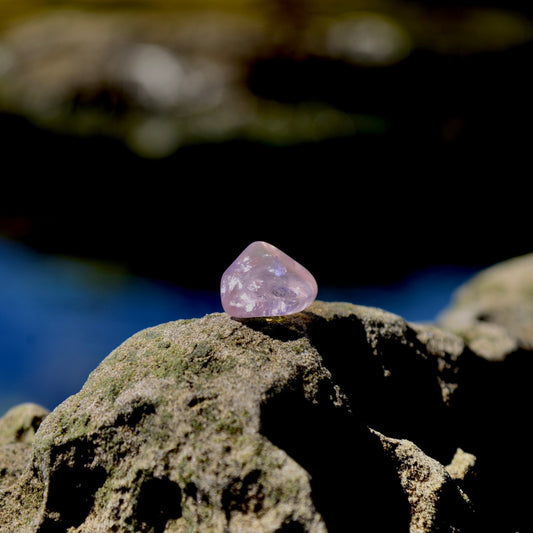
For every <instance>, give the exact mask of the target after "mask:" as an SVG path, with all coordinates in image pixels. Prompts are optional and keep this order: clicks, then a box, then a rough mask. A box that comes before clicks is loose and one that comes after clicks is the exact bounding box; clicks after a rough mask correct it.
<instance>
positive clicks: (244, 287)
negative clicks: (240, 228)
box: [220, 241, 318, 318]
mask: <svg viewBox="0 0 533 533" xmlns="http://www.w3.org/2000/svg"><path fill="white" fill-rule="evenodd" d="M317 292H318V287H317V284H316V281H315V278H314V277H313V276H312V274H311V273H310V272H309V271H308V270H307V269H306V268H304V267H303V266H302V265H300V263H297V262H296V261H295V260H294V259H292V258H291V257H289V256H288V255H287V254H285V253H284V252H282V251H281V250H278V248H276V247H275V246H272V245H271V244H268V243H266V242H263V241H256V242H253V243H252V244H250V245H249V246H248V247H247V248H246V249H245V250H244V251H243V252H242V253H241V255H239V257H237V259H235V261H234V262H233V263H232V264H231V265H230V266H229V267H228V269H227V270H226V271H225V272H224V274H223V275H222V280H221V282H220V297H221V299H222V307H223V308H224V311H226V313H228V314H229V315H231V316H234V317H237V318H246V317H259V316H280V315H291V314H293V313H298V312H300V311H303V310H304V309H305V308H307V307H309V306H310V305H311V304H312V303H313V301H314V300H315V298H316V295H317Z"/></svg>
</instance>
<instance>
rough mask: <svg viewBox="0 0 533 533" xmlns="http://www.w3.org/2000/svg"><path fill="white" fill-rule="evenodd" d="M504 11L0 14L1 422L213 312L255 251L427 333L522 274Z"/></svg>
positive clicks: (517, 5) (520, 111)
mask: <svg viewBox="0 0 533 533" xmlns="http://www.w3.org/2000/svg"><path fill="white" fill-rule="evenodd" d="M532 59H533V6H532V5H531V4H530V3H527V2H525V1H521V0H511V1H509V0H507V1H505V2H504V1H503V0H492V1H487V2H483V1H481V0H479V1H475V0H472V1H461V0H450V1H446V0H442V1H437V0H418V1H417V0H406V1H403V2H400V1H394V0H368V1H363V0H338V1H335V0H329V1H327V2H326V1H325V0H204V1H198V0H197V1H195V2H192V1H187V0H78V1H68V0H17V1H16V2H15V1H12V0H0V143H1V144H0V146H1V154H2V169H1V173H0V184H1V185H0V413H2V412H4V411H5V410H6V409H7V408H8V407H10V406H12V405H14V404H16V403H18V402H22V401H34V402H37V403H40V404H42V405H44V406H46V407H48V408H50V409H51V408H54V407H55V406H56V405H57V404H58V403H59V402H61V401H62V400H63V399H65V398H66V397H67V396H69V395H70V394H73V393H75V392H77V391H78V390H79V388H80V387H81V386H82V385H83V383H84V381H85V379H86V377H87V375H88V373H89V372H90V371H91V370H92V369H93V368H95V366H97V365H98V363H99V362H100V361H101V360H102V359H103V358H104V357H105V356H106V355H107V354H108V353H109V352H110V351H111V350H112V349H113V348H114V347H116V346H117V345H118V344H119V343H121V342H122V341H123V340H125V339H126V338H127V337H128V336H130V335H132V334H133V333H135V332H136V331H138V330H139V329H142V328H144V327H149V326H152V325H155V324H158V323H161V322H165V321H169V320H175V319H178V318H190V317H197V316H202V315H203V314H205V313H208V312H214V311H220V310H221V306H220V301H219V296H218V284H219V280H220V276H221V274H222V272H223V271H224V270H225V268H226V267H227V266H228V265H229V264H230V263H231V262H232V261H233V259H234V258H235V257H236V256H237V255H238V254H239V253H240V252H241V251H242V249H244V247H245V246H247V245H248V244H249V243H250V242H252V241H254V240H266V241H268V242H271V243H272V244H274V245H276V246H278V247H279V248H281V249H282V250H283V251H285V252H286V253H288V254H289V255H291V256H293V257H294V258H295V259H296V260H298V261H299V262H301V263H302V264H304V265H305V266H306V267H307V268H308V269H309V270H310V271H311V272H312V273H313V274H314V275H315V277H316V278H317V281H318V284H319V287H320V292H319V298H321V299H324V300H343V301H352V302H354V303H360V304H364V305H375V306H378V307H383V308H385V309H387V310H389V311H392V312H395V313H398V314H401V315H402V316H404V317H405V318H407V319H408V320H414V321H430V320H433V319H435V317H436V316H437V314H438V312H439V310H441V309H442V308H443V307H444V306H446V305H447V304H448V302H449V300H450V297H451V295H452V293H453V291H454V290H455V288H456V287H457V286H458V285H460V284H461V283H463V282H464V281H465V280H467V279H469V278H470V277H471V276H472V275H473V274H474V273H475V272H477V271H478V270H480V269H482V268H484V267H487V266H489V265H491V264H493V263H495V262H498V261H501V260H504V259H507V258H509V257H512V256H515V255H520V254H523V253H527V252H531V251H532V250H531V246H530V239H529V233H530V227H531V224H530V220H531V217H530V210H531V207H530V205H531V201H530V191H529V189H530V181H531V157H532V156H531V147H530V145H531V123H532V118H533V108H532V106H531V95H532V94H533V93H532V83H533V82H532V81H531V80H532V79H533V78H532V77H531V76H530V70H531V66H532Z"/></svg>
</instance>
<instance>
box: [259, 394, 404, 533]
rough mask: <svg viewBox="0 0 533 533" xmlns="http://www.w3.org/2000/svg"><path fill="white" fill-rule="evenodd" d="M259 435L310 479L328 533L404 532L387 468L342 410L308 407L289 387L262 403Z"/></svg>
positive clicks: (398, 496) (400, 501)
mask: <svg viewBox="0 0 533 533" xmlns="http://www.w3.org/2000/svg"><path fill="white" fill-rule="evenodd" d="M261 433H262V434H263V435H264V436H265V437H267V438H268V439H269V440H270V441H271V442H272V443H273V444H275V445H276V446H278V447H279V448H281V449H283V450H285V452H286V453H287V454H288V455H290V456H291V457H292V458H293V459H294V460H295V461H296V462H298V463H299V464H300V465H301V466H302V467H303V468H304V469H305V470H306V471H307V472H308V473H309V474H310V476H311V489H312V498H313V502H314V504H315V507H316V509H317V511H318V512H319V513H320V514H321V516H322V518H323V519H324V522H325V524H326V526H327V528H328V531H329V532H330V533H345V532H346V531H356V530H357V531H358V530H361V531H395V532H398V533H401V532H402V531H404V532H406V533H407V532H408V531H409V519H410V508H409V504H408V502H407V499H406V497H405V495H404V493H403V491H402V488H401V485H400V482H399V480H398V478H397V475H396V473H395V471H394V468H393V466H392V464H390V463H389V462H388V460H387V459H386V458H385V456H384V454H383V451H382V449H381V448H380V447H379V445H378V443H377V442H376V439H373V438H372V437H371V435H370V433H369V432H368V429H367V428H366V427H364V426H362V425H360V424H358V423H357V421H356V420H355V418H354V417H353V416H352V415H350V413H349V412H348V411H347V410H344V409H341V408H335V407H333V406H331V407H330V406H321V405H316V404H312V403H311V402H309V401H307V400H306V399H305V397H304V393H303V390H302V388H301V384H300V385H295V386H294V387H290V388H286V389H284V390H282V391H281V392H278V393H276V394H273V395H272V396H271V397H270V398H269V399H268V400H267V401H265V402H264V404H263V405H262V408H261ZM384 509H386V512H384V511H383V510H384ZM291 527H294V526H291ZM291 527H290V526H287V528H288V530H289V531H292V529H291Z"/></svg>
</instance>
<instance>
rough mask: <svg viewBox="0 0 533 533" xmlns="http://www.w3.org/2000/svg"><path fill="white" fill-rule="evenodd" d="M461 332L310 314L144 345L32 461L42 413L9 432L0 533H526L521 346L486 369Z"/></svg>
mask: <svg viewBox="0 0 533 533" xmlns="http://www.w3.org/2000/svg"><path fill="white" fill-rule="evenodd" d="M530 261H531V259H530ZM498 268H500V269H502V271H503V272H505V266H502V267H498ZM510 268H513V264H512V263H510ZM525 278H527V276H526V275H525V276H524V283H525V282H526V281H525ZM513 279H515V278H514V276H513ZM529 281H531V277H530V278H529ZM477 282H478V281H477V280H473V281H472V286H475V284H476V283H477ZM464 291H467V289H464V290H463V293H462V294H465V292H464ZM517 293H520V290H517ZM523 297H524V299H525V301H526V302H527V297H526V296H525V295H523ZM461 298H462V297H459V300H458V303H457V304H456V305H457V307H456V308H457V309H459V308H460V307H461V306H462V305H463V303H461ZM515 302H516V305H517V306H520V305H521V302H520V300H519V299H518V298H517V300H515ZM495 305H496V307H497V304H495ZM453 308H454V307H453V306H452V310H450V311H449V313H453V312H454V311H453ZM448 316H450V315H448ZM491 316H492V315H491ZM494 316H499V315H498V314H497V313H496V312H494ZM446 320H447V319H446ZM446 320H445V317H443V324H444V323H446ZM459 322H460V321H455V322H454V324H455V328H456V329H457V331H458V332H459V333H460V334H456V333H453V332H450V331H448V330H446V329H444V328H439V327H437V326H435V325H419V324H409V323H407V322H406V321H405V320H403V319H402V318H400V317H398V316H396V315H393V314H391V313H388V312H386V311H382V310H379V309H374V308H367V307H361V306H356V305H352V304H344V303H324V302H315V303H314V304H313V305H312V306H311V307H310V308H309V309H307V310H306V311H304V312H302V313H298V314H296V315H291V316H287V317H280V318H261V319H242V320H236V319H232V318H231V317H229V316H228V315H226V314H221V313H215V314H210V315H207V316H205V317H203V318H200V319H191V320H180V321H177V322H170V323H167V324H162V325H159V326H156V327H153V328H149V329H146V330H143V331H141V332H139V333H137V334H136V335H134V336H133V337H131V338H130V339H128V340H126V341H125V342H124V343H123V344H122V345H121V346H119V347H118V348H117V349H116V350H114V351H113V352H112V353H111V354H110V355H109V356H108V357H107V358H106V359H105V360H104V361H103V362H102V363H101V364H100V365H99V366H98V368H96V370H95V371H94V372H93V373H92V374H91V375H90V376H89V378H88V380H87V382H86V384H85V385H84V387H83V388H82V390H81V391H80V392H79V393H78V394H76V395H74V396H72V397H70V398H68V399H67V400H66V401H65V402H63V403H62V404H61V405H60V406H58V407H57V408H56V409H55V410H54V411H53V412H52V413H51V414H49V415H48V416H47V417H46V418H45V419H44V421H43V422H42V424H41V425H40V427H39V429H38V431H37V433H36V434H35V436H34V438H33V443H32V444H29V443H28V442H22V443H21V442H20V436H22V435H23V436H24V437H23V439H22V440H23V441H28V440H31V437H32V433H31V431H29V430H27V429H24V428H29V427H35V426H37V425H38V422H39V421H40V419H39V418H38V416H37V418H35V419H32V420H34V422H31V423H28V420H29V419H30V418H28V417H29V415H25V417H24V416H13V413H12V412H10V413H11V414H10V413H8V414H7V415H6V416H5V417H4V418H3V419H2V420H1V421H0V501H1V502H2V505H1V506H0V531H1V532H2V533H4V532H11V531H17V532H23V533H25V532H28V533H56V532H68V533H75V532H76V533H82V532H83V533H98V532H112V531H114V532H151V533H173V532H213V533H215V532H221V533H222V532H224V533H225V532H230V533H233V532H243V533H244V532H250V533H252V532H254V533H255V532H257V533H261V532H265V533H266V532H272V533H274V532H275V533H301V532H313V533H326V532H329V533H334V532H350V531H374V532H382V531H383V532H402V531H405V532H410V533H429V532H450V533H453V532H455V533H464V532H470V531H474V532H475V531H486V532H491V531H494V532H496V531H498V532H515V531H520V532H523V531H528V530H530V526H531V522H530V517H529V512H528V511H527V505H526V503H527V496H526V495H525V494H524V490H523V489H522V483H521V481H522V476H529V475H530V474H531V459H530V454H528V453H527V452H528V450H527V445H525V444H523V443H522V442H523V441H526V442H527V439H524V438H523V434H522V431H521V426H520V425H518V424H519V423H520V421H521V417H523V416H524V413H525V412H526V413H527V410H526V411H524V409H527V405H530V404H531V400H530V399H529V398H527V394H526V393H525V390H521V391H514V394H512V395H509V394H508V393H509V391H510V390H511V389H512V388H513V387H514V385H515V383H514V381H513V380H514V378H516V377H517V375H519V374H520V371H521V370H520V369H523V368H522V365H523V364H526V365H527V361H529V358H528V355H530V354H529V353H528V350H529V347H528V346H527V344H526V342H525V341H524V338H523V337H521V336H519V335H518V334H517V333H516V332H515V331H512V330H509V335H510V336H512V337H513V338H515V339H520V340H517V343H518V344H517V347H516V349H515V350H513V352H512V354H511V355H513V357H511V355H503V354H502V355H501V356H498V357H494V356H493V355H491V357H487V356H486V353H484V352H483V353H478V352H476V351H475V350H474V347H473V346H472V344H473V343H471V344H469V343H470V341H471V337H470V336H469V335H468V334H467V333H468V331H467V330H468V327H469V325H470V322H468V321H465V322H464V323H463V325H462V326H461V324H459ZM500 322H501V323H498V325H499V326H500V327H502V328H503V329H506V327H507V326H506V324H505V323H504V322H502V321H500ZM526 322H527V320H526V319H525V318H524V320H523V326H521V329H520V331H523V330H524V328H525V329H526V330H527V327H528V326H527V324H526ZM459 330H461V331H459ZM462 337H464V339H466V342H465V340H463V338H462ZM524 362H526V363H524ZM525 368H526V369H527V366H526V367H525ZM526 382H527V378H526V377H525V376H522V377H521V381H520V382H519V386H522V385H525V384H526ZM517 401H524V402H526V401H527V402H529V404H520V403H514V402H517ZM15 409H29V411H30V412H31V409H35V410H36V412H37V413H41V414H40V415H39V416H40V417H41V419H42V418H43V416H44V414H45V413H44V412H43V411H42V410H39V409H38V408H37V407H36V406H33V407H32V408H29V407H28V406H26V407H19V408H15ZM513 410H514V414H512V415H511V416H508V415H509V411H511V412H513ZM504 415H507V416H504ZM6 421H7V422H6ZM522 422H523V420H522ZM502 432H505V434H503V433H502ZM17 435H18V437H17ZM17 439H18V440H17ZM17 442H18V444H19V445H23V446H24V452H21V453H20V454H18V452H17V451H16V450H15V451H14V448H13V446H16V445H17ZM12 456H16V457H18V459H17V461H18V462H17V461H15V460H12ZM445 465H447V466H445ZM528 524H529V525H528Z"/></svg>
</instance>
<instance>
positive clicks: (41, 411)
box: [0, 403, 48, 531]
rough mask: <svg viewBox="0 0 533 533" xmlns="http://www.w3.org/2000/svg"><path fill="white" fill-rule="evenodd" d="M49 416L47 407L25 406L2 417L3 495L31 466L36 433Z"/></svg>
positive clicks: (0, 476)
mask: <svg viewBox="0 0 533 533" xmlns="http://www.w3.org/2000/svg"><path fill="white" fill-rule="evenodd" d="M47 415H48V410H46V409H45V408H44V407H41V406H39V405H35V404H32V403H24V404H21V405H18V406H16V407H13V408H12V409H10V410H9V411H8V412H7V413H6V414H5V415H4V416H3V417H2V418H0V494H2V493H4V494H6V493H7V492H9V489H10V487H11V486H12V485H13V484H14V483H16V481H17V480H18V479H19V477H20V476H21V475H22V472H23V471H24V469H25V467H26V466H27V465H28V463H29V461H30V457H31V443H32V442H33V438H34V436H35V432H36V431H37V429H38V428H39V426H40V425H41V423H42V421H43V420H44V419H45V418H46V416H47ZM0 531H3V529H2V524H1V523H0Z"/></svg>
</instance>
